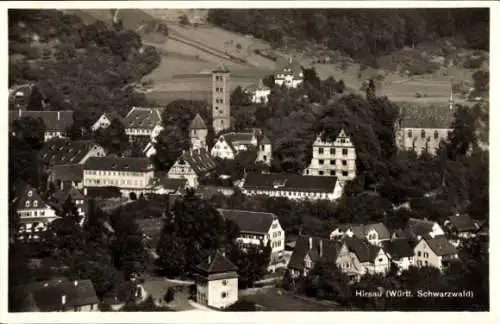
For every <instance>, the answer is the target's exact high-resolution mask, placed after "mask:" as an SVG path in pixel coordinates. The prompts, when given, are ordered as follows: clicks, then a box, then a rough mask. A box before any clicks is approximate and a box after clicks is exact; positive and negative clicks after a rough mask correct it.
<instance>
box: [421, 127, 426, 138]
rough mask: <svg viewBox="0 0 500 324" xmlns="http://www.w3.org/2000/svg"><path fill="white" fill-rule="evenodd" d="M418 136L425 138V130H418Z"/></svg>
mask: <svg viewBox="0 0 500 324" xmlns="http://www.w3.org/2000/svg"><path fill="white" fill-rule="evenodd" d="M420 137H421V138H425V130H423V129H422V131H421V132H420Z"/></svg>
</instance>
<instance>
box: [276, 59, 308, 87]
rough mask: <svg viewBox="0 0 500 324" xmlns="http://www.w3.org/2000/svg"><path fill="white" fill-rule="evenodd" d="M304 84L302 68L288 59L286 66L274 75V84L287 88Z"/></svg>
mask: <svg viewBox="0 0 500 324" xmlns="http://www.w3.org/2000/svg"><path fill="white" fill-rule="evenodd" d="M303 82H304V72H303V71H302V67H301V66H300V65H298V64H297V63H296V62H294V61H293V58H290V59H289V61H288V62H287V64H286V65H285V66H284V67H283V68H282V69H280V70H279V71H278V72H276V73H275V74H274V83H275V84H276V85H278V86H280V87H281V86H283V85H284V86H285V87H287V88H297V87H298V86H299V85H301V84H302V83H303Z"/></svg>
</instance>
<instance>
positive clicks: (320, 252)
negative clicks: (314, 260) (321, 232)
mask: <svg viewBox="0 0 500 324" xmlns="http://www.w3.org/2000/svg"><path fill="white" fill-rule="evenodd" d="M319 257H320V258H321V257H323V240H319Z"/></svg>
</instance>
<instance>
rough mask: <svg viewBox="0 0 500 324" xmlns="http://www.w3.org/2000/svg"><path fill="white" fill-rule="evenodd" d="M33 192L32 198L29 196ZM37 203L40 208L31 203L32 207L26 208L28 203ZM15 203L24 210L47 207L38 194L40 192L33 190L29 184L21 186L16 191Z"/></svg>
mask: <svg viewBox="0 0 500 324" xmlns="http://www.w3.org/2000/svg"><path fill="white" fill-rule="evenodd" d="M30 191H31V197H30V196H28V193H29V192H30ZM28 200H29V201H30V202H31V201H35V200H36V201H37V204H38V207H36V208H35V207H33V204H32V203H30V207H28V208H27V207H26V201H28ZM13 203H14V206H16V207H18V208H23V209H29V208H35V209H37V208H40V207H41V206H44V205H46V203H45V201H43V199H42V197H40V195H39V194H38V191H37V190H36V189H35V188H33V187H32V186H30V185H28V184H24V185H23V186H20V187H19V188H18V189H17V190H16V196H15V197H13Z"/></svg>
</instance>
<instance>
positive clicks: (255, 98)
mask: <svg viewBox="0 0 500 324" xmlns="http://www.w3.org/2000/svg"><path fill="white" fill-rule="evenodd" d="M245 92H246V93H248V94H249V96H250V100H251V101H252V102H253V103H257V104H267V103H268V101H269V95H270V94H271V88H269V87H268V86H266V85H264V82H263V81H262V79H260V80H259V83H257V84H253V85H250V86H248V87H246V88H245Z"/></svg>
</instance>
